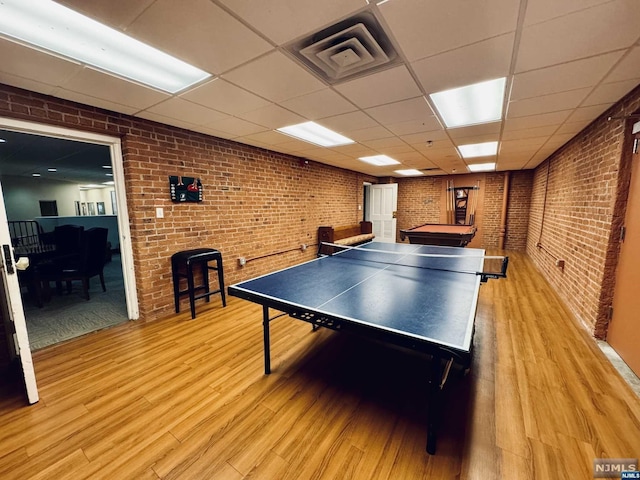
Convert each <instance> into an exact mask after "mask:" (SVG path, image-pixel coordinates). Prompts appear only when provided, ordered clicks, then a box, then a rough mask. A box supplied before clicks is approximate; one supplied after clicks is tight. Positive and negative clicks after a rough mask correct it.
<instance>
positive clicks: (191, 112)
mask: <svg viewBox="0 0 640 480" xmlns="http://www.w3.org/2000/svg"><path fill="white" fill-rule="evenodd" d="M145 111H146V112H149V113H155V114H158V115H162V116H165V117H169V118H175V119H177V120H182V121H185V122H188V123H191V124H194V125H207V124H211V123H213V122H217V121H219V120H224V119H227V118H229V116H228V115H227V114H226V113H222V112H218V111H216V110H212V109H210V108H207V107H203V106H202V105H198V104H197V103H192V102H189V101H187V100H183V99H182V98H178V97H174V98H169V99H168V100H165V101H163V102H161V103H158V104H156V105H154V106H152V107H150V108H147V109H146V110H145ZM141 113H142V112H141ZM139 116H142V115H139Z"/></svg>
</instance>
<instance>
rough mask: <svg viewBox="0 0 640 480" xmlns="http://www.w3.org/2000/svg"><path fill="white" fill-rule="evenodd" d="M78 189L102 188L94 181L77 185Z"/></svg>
mask: <svg viewBox="0 0 640 480" xmlns="http://www.w3.org/2000/svg"><path fill="white" fill-rule="evenodd" d="M78 187H80V189H82V190H86V189H88V188H104V187H103V186H102V185H96V184H95V183H89V184H87V185H78Z"/></svg>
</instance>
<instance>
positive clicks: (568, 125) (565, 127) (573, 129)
mask: <svg viewBox="0 0 640 480" xmlns="http://www.w3.org/2000/svg"><path fill="white" fill-rule="evenodd" d="M590 123H591V119H588V120H580V121H577V122H565V123H563V124H562V125H560V128H558V130H556V132H557V133H572V134H573V135H575V134H577V133H579V132H581V131H582V130H583V129H584V127H586V126H587V125H589V124H590Z"/></svg>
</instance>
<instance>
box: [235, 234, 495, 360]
mask: <svg viewBox="0 0 640 480" xmlns="http://www.w3.org/2000/svg"><path fill="white" fill-rule="evenodd" d="M380 251H384V252H393V253H394V254H392V255H389V254H385V253H380ZM484 253H485V252H484V250H482V249H474V248H457V247H441V246H434V245H415V244H404V243H382V242H371V243H368V244H365V245H362V246H360V247H358V249H357V250H356V251H354V250H347V251H345V252H342V253H338V254H336V255H333V256H326V257H320V258H317V259H314V260H311V261H309V262H306V263H302V264H299V265H295V266H293V267H289V268H286V269H283V270H279V271H276V272H273V273H270V274H267V275H263V276H261V277H257V278H254V279H252V280H247V281H244V282H241V283H238V284H236V285H232V286H230V287H229V293H230V294H231V295H234V296H238V297H240V298H244V299H246V300H250V301H253V302H255V303H259V304H262V305H268V306H271V307H273V308H276V309H277V308H278V307H283V306H285V307H286V306H290V307H292V308H300V309H301V310H304V311H309V312H313V313H315V314H321V315H327V316H329V317H333V318H338V319H340V320H343V321H348V322H354V323H358V324H362V325H366V326H368V327H373V328H375V329H379V330H382V331H388V332H393V333H395V334H400V335H402V336H406V337H413V338H414V339H416V340H419V341H423V342H428V343H431V344H435V345H437V346H443V347H448V348H451V349H454V350H457V351H460V352H463V353H469V352H470V348H471V341H472V337H473V328H474V318H475V313H476V307H477V301H478V295H479V289H480V280H481V278H480V276H479V275H477V274H475V272H481V271H482V269H483V265H484V258H483V257H484ZM410 254H418V255H410ZM424 254H426V255H452V256H454V257H452V258H441V257H429V256H420V255H424ZM355 256H357V257H359V258H352V257H355ZM362 256H364V258H360V257H362ZM381 257H383V258H381ZM384 257H386V258H384ZM467 272H470V273H467ZM285 311H286V309H285Z"/></svg>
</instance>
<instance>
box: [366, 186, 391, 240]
mask: <svg viewBox="0 0 640 480" xmlns="http://www.w3.org/2000/svg"><path fill="white" fill-rule="evenodd" d="M397 208H398V184H397V183H387V184H383V185H371V187H369V212H370V213H369V216H370V218H369V220H370V221H371V223H372V224H373V233H374V235H375V236H376V238H375V241H376V242H389V243H395V241H396V222H397V220H396V210H397Z"/></svg>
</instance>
